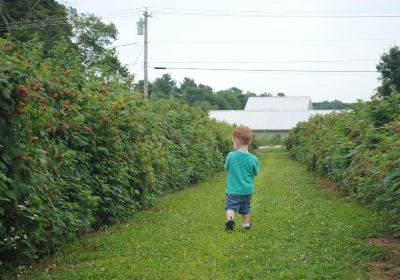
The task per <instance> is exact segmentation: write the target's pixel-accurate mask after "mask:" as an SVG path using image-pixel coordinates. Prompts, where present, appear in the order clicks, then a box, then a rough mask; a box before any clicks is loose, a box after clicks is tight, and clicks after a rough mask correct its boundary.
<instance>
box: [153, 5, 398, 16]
mask: <svg viewBox="0 0 400 280" xmlns="http://www.w3.org/2000/svg"><path fill="white" fill-rule="evenodd" d="M149 9H156V10H169V11H184V12H186V11H191V12H221V13H223V12H226V13H256V14H260V13H261V14H289V15H290V14H326V15H329V14H331V15H332V14H347V15H350V14H400V11H366V12H361V11H357V12H317V11H301V12H295V11H293V12H291V11H265V10H264V11H262V10H224V9H183V8H163V7H149Z"/></svg>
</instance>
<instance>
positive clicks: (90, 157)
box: [0, 39, 231, 266]
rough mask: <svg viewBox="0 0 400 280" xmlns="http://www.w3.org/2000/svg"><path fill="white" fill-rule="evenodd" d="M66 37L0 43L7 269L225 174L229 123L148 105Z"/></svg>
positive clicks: (0, 169)
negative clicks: (48, 46)
mask: <svg viewBox="0 0 400 280" xmlns="http://www.w3.org/2000/svg"><path fill="white" fill-rule="evenodd" d="M81 69H82V68H81V61H80V59H79V55H78V54H77V52H76V51H75V50H74V49H72V48H71V47H70V45H69V44H68V42H66V41H61V42H59V43H57V44H56V48H55V49H54V50H51V51H49V55H48V56H47V57H46V59H43V53H42V47H41V45H40V44H39V43H38V42H34V41H32V42H31V43H29V44H20V43H15V42H12V41H9V40H5V39H0V85H1V86H0V90H1V95H0V108H1V110H0V135H1V138H0V220H1V223H0V266H1V265H2V264H17V263H23V262H25V261H27V260H30V259H36V258H39V257H40V256H41V255H43V254H46V253H49V252H53V251H54V250H55V249H56V248H57V247H58V246H59V245H60V244H63V243H65V242H66V241H68V240H71V239H74V238H75V237H76V236H77V235H80V234H82V233H84V232H87V231H89V230H91V229H93V228H97V227H102V226H104V225H109V224H112V223H115V222H118V221H119V220H121V219H124V218H125V217H127V216H128V215H130V214H131V213H132V212H134V211H137V210H139V209H142V208H144V207H147V206H148V205H150V204H151V203H152V201H153V198H154V197H155V196H157V195H162V194H164V193H167V192H171V191H174V190H178V189H181V188H183V187H184V186H185V185H187V184H193V183H196V182H199V181H201V180H204V179H205V178H207V177H208V176H210V175H212V174H213V173H215V172H216V171H219V170H221V168H222V164H223V160H224V156H225V154H226V153H227V152H228V150H229V149H230V147H231V143H230V131H231V128H230V127H229V126H226V125H223V124H219V123H216V122H214V121H212V120H210V119H208V118H207V116H205V114H204V113H203V112H202V111H201V110H200V109H198V108H190V107H188V106H187V105H184V104H181V103H178V102H174V101H165V100H163V101H154V102H151V103H149V104H144V103H143V102H142V100H141V98H140V97H139V96H136V95H134V94H133V93H132V92H131V91H128V90H127V87H126V86H125V85H123V84H122V85H121V84H120V83H119V82H118V81H117V80H110V81H107V80H104V79H103V78H101V77H99V73H98V72H96V73H92V72H90V71H81Z"/></svg>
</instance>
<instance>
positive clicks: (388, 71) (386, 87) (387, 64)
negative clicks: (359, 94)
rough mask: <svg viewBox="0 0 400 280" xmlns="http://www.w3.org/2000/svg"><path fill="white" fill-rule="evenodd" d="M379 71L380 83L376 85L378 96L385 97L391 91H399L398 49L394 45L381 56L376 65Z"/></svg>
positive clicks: (399, 68)
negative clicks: (378, 85)
mask: <svg viewBox="0 0 400 280" xmlns="http://www.w3.org/2000/svg"><path fill="white" fill-rule="evenodd" d="M376 69H377V70H378V72H379V73H381V77H380V80H381V82H382V85H381V86H380V87H378V96H379V97H386V96H388V95H390V93H391V92H393V91H397V92H400V49H399V47H398V46H395V47H393V48H391V49H390V50H389V52H388V53H385V54H383V55H382V56H381V61H380V62H379V63H378V65H377V66H376Z"/></svg>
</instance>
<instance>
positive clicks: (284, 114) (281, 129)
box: [209, 97, 333, 138]
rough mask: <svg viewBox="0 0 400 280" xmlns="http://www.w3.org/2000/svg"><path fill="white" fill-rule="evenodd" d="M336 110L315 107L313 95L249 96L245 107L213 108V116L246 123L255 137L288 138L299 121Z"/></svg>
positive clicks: (238, 123) (230, 121)
mask: <svg viewBox="0 0 400 280" xmlns="http://www.w3.org/2000/svg"><path fill="white" fill-rule="evenodd" d="M332 111H333V110H313V107H312V103H311V98H310V97H250V98H249V99H248V101H247V104H246V106H245V109H244V110H211V111H210V114H209V116H210V118H213V119H216V120H219V121H223V122H226V123H228V124H232V125H233V124H235V125H241V124H243V125H246V126H248V127H250V128H251V129H252V131H253V133H254V135H255V136H256V137H267V138H270V137H272V136H274V135H280V136H282V137H287V135H288V134H289V131H290V130H291V129H292V128H294V127H295V126H296V125H297V123H299V122H302V121H306V120H308V119H309V118H310V117H311V116H314V115H317V114H319V115H325V114H329V113H331V112H332Z"/></svg>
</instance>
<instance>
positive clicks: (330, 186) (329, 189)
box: [318, 177, 349, 198]
mask: <svg viewBox="0 0 400 280" xmlns="http://www.w3.org/2000/svg"><path fill="white" fill-rule="evenodd" d="M318 182H319V183H320V184H321V185H322V186H324V188H323V189H321V192H324V193H334V194H336V195H337V196H339V197H341V198H347V197H348V196H349V195H348V194H346V193H345V192H344V191H343V190H342V188H341V187H340V186H339V185H337V184H334V183H332V182H330V181H328V180H327V179H325V178H321V177H320V178H318Z"/></svg>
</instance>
